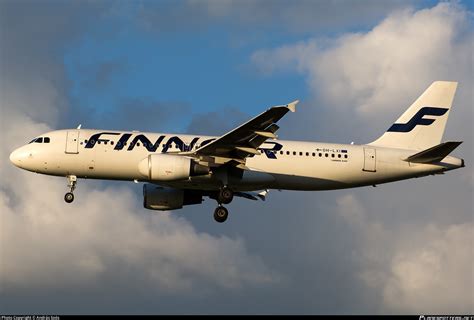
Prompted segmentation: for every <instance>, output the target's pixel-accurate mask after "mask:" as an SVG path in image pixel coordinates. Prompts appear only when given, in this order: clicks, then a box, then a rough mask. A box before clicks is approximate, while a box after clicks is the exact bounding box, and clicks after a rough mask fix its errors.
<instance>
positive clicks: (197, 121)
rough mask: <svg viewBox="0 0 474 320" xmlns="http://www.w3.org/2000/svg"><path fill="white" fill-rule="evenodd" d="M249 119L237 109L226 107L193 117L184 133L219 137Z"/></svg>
mask: <svg viewBox="0 0 474 320" xmlns="http://www.w3.org/2000/svg"><path fill="white" fill-rule="evenodd" d="M249 119H250V116H249V115H247V114H245V113H243V112H242V111H240V110H239V109H236V108H229V107H227V108H224V109H220V110H219V111H212V112H206V113H199V114H196V115H194V116H193V117H192V118H191V122H190V123H189V125H188V127H187V129H186V132H187V133H190V134H203V135H216V136H221V135H223V134H225V133H227V132H228V131H230V130H232V129H234V128H236V127H237V126H239V125H241V124H242V123H245V122H246V121H248V120H249Z"/></svg>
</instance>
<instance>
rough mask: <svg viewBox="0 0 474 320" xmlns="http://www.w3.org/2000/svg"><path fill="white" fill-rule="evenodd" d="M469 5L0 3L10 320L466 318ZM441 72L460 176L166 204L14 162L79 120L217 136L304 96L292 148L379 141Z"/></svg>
mask: <svg viewBox="0 0 474 320" xmlns="http://www.w3.org/2000/svg"><path fill="white" fill-rule="evenodd" d="M473 9H474V6H473V3H472V2H470V1H450V2H436V1H409V0H407V1H397V0H393V1H372V0H362V1H349V0H343V1H331V2H330V1H317V0H308V1H305V0H298V1H283V0H282V1H279V0H275V1H270V0H260V1H250V0H240V1H234V0H209V1H205V0H200V1H196V0H187V1H145V0H143V1H104V0H101V1H69V2H66V1H59V0H55V1H50V0H41V1H32V0H21V1H11V0H1V1H0V107H1V109H0V129H1V132H2V135H1V138H0V154H1V157H0V181H1V184H0V313H22V314H25V313H53V314H164V313H165V314H349V313H355V314H368V313H369V314H372V313H375V314H407V313H410V314H411V313H415V314H428V313H438V314H450V313H471V314H472V313H474V292H473V290H474V289H473V288H474V247H473V243H474V221H473V185H474V172H473V170H472V164H471V163H472V161H473V159H474V157H473V156H474V151H473V150H474V149H473V126H472V124H473V121H474V117H473V105H474V97H473V92H474V76H473V75H474V72H473V71H474V70H473V63H474V62H473V56H474V55H473V45H474V28H473V26H474V25H473V22H474V20H473ZM436 80H452V81H458V82H459V86H458V90H457V93H456V97H455V100H454V106H453V112H451V115H450V119H449V121H448V124H447V128H446V132H445V135H444V140H446V141H448V140H455V141H457V140H462V141H464V143H463V144H462V145H461V146H460V147H459V148H458V149H456V151H455V152H454V155H455V156H459V157H462V158H464V159H465V161H466V168H462V169H459V170H456V171H453V172H449V173H448V174H446V175H442V176H429V177H425V178H422V179H413V180H408V181H401V182H395V183H391V184H386V185H379V186H377V187H376V188H373V187H364V188H357V189H349V190H339V191H322V192H293V191H281V192H279V191H277V190H272V191H271V192H270V193H269V195H268V197H267V201H265V202H254V201H249V200H246V199H236V200H234V201H233V202H232V203H231V204H230V205H228V206H227V207H228V208H229V210H230V217H229V219H228V220H227V221H226V223H224V224H217V223H216V222H215V221H214V219H213V217H212V212H213V210H214V207H215V202H214V201H212V200H206V201H205V202H204V203H203V204H202V205H201V206H189V207H185V208H183V209H182V210H178V211H172V212H154V211H149V210H146V209H144V208H143V207H142V198H141V197H142V191H141V188H142V186H141V185H136V184H134V183H131V182H106V181H86V180H80V181H79V182H78V188H77V189H76V191H75V194H76V200H75V201H74V203H73V204H66V203H65V202H64V201H63V195H64V193H65V192H66V191H67V188H66V185H67V182H66V179H63V178H57V177H49V176H42V175H35V174H32V173H29V172H25V171H22V170H19V169H18V168H16V167H14V166H13V165H11V163H10V162H9V160H8V156H9V154H10V152H11V151H12V150H14V149H15V148H16V147H19V146H21V145H23V144H25V143H27V142H28V141H30V140H31V139H32V138H33V137H35V136H37V135H39V134H41V133H44V132H47V131H50V130H56V129H64V128H71V127H73V128H74V127H77V125H79V124H82V127H83V128H103V129H117V130H142V131H155V132H175V133H194V134H212V135H221V134H223V133H225V132H226V131H228V130H231V129H232V128H233V127H235V126H237V125H239V124H241V123H242V122H244V121H246V120H248V119H249V118H251V117H253V116H255V115H257V114H259V113H260V112H262V111H263V110H265V109H266V108H268V107H271V106H273V105H281V104H285V103H288V102H290V101H293V100H295V99H300V100H301V103H300V104H299V105H298V110H297V112H296V113H292V114H289V115H288V116H287V117H285V118H284V119H282V121H281V122H280V123H279V124H280V126H281V128H280V130H279V137H280V138H281V139H295V140H308V141H324V142H337V143H350V142H355V143H362V144H363V143H368V142H370V141H373V140H375V139H376V138H377V137H378V136H380V135H381V134H382V133H383V132H384V131H385V130H386V129H387V128H388V127H389V126H390V125H391V124H392V123H393V122H394V120H396V119H397V118H398V116H399V115H400V114H401V113H402V112H404V111H405V109H406V108H407V107H408V106H409V105H410V104H411V103H412V102H413V101H414V100H415V99H416V98H417V97H418V96H419V95H420V94H421V93H422V92H423V91H424V90H425V89H426V88H427V87H428V86H429V85H430V84H431V83H432V82H433V81H436Z"/></svg>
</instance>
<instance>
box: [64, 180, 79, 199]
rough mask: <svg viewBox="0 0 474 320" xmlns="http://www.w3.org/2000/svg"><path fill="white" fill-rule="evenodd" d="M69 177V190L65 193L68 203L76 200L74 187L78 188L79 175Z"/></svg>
mask: <svg viewBox="0 0 474 320" xmlns="http://www.w3.org/2000/svg"><path fill="white" fill-rule="evenodd" d="M66 178H67V186H68V187H69V190H70V191H69V192H68V193H66V194H65V195H64V201H66V202H67V203H71V202H73V201H74V194H73V192H74V189H76V184H77V177H76V176H75V175H68V176H66Z"/></svg>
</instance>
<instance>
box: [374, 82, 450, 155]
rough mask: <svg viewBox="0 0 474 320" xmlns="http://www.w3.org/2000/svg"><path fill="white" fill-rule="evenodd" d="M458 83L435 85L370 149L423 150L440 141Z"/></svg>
mask: <svg viewBox="0 0 474 320" xmlns="http://www.w3.org/2000/svg"><path fill="white" fill-rule="evenodd" d="M457 85H458V83H457V82H451V81H435V82H433V83H432V84H431V86H429V88H428V89H426V91H425V92H423V94H422V95H421V96H420V97H419V98H418V99H417V100H416V101H415V102H414V103H413V104H412V105H411V106H410V108H408V110H407V111H405V113H404V114H402V116H401V117H400V118H398V120H397V121H396V122H395V123H394V124H393V125H392V126H391V127H390V128H389V129H388V130H387V132H385V133H384V134H383V135H382V136H381V137H380V138H378V139H377V140H375V141H374V142H372V143H370V145H375V146H383V147H392V148H403V149H413V150H423V149H427V148H429V147H432V146H435V145H437V144H439V143H440V142H441V139H442V138H443V133H444V129H445V127H446V122H447V121H448V116H449V111H450V109H451V105H452V103H453V98H454V94H455V92H456V87H457Z"/></svg>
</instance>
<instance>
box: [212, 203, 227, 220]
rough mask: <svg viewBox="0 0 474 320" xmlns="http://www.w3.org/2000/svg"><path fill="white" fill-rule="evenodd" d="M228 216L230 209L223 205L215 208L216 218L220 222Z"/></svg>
mask: <svg viewBox="0 0 474 320" xmlns="http://www.w3.org/2000/svg"><path fill="white" fill-rule="evenodd" d="M228 216H229V211H227V209H226V208H224V207H223V206H218V207H217V208H216V210H214V219H215V220H216V221H217V222H219V223H222V222H224V221H226V220H227V217H228Z"/></svg>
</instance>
